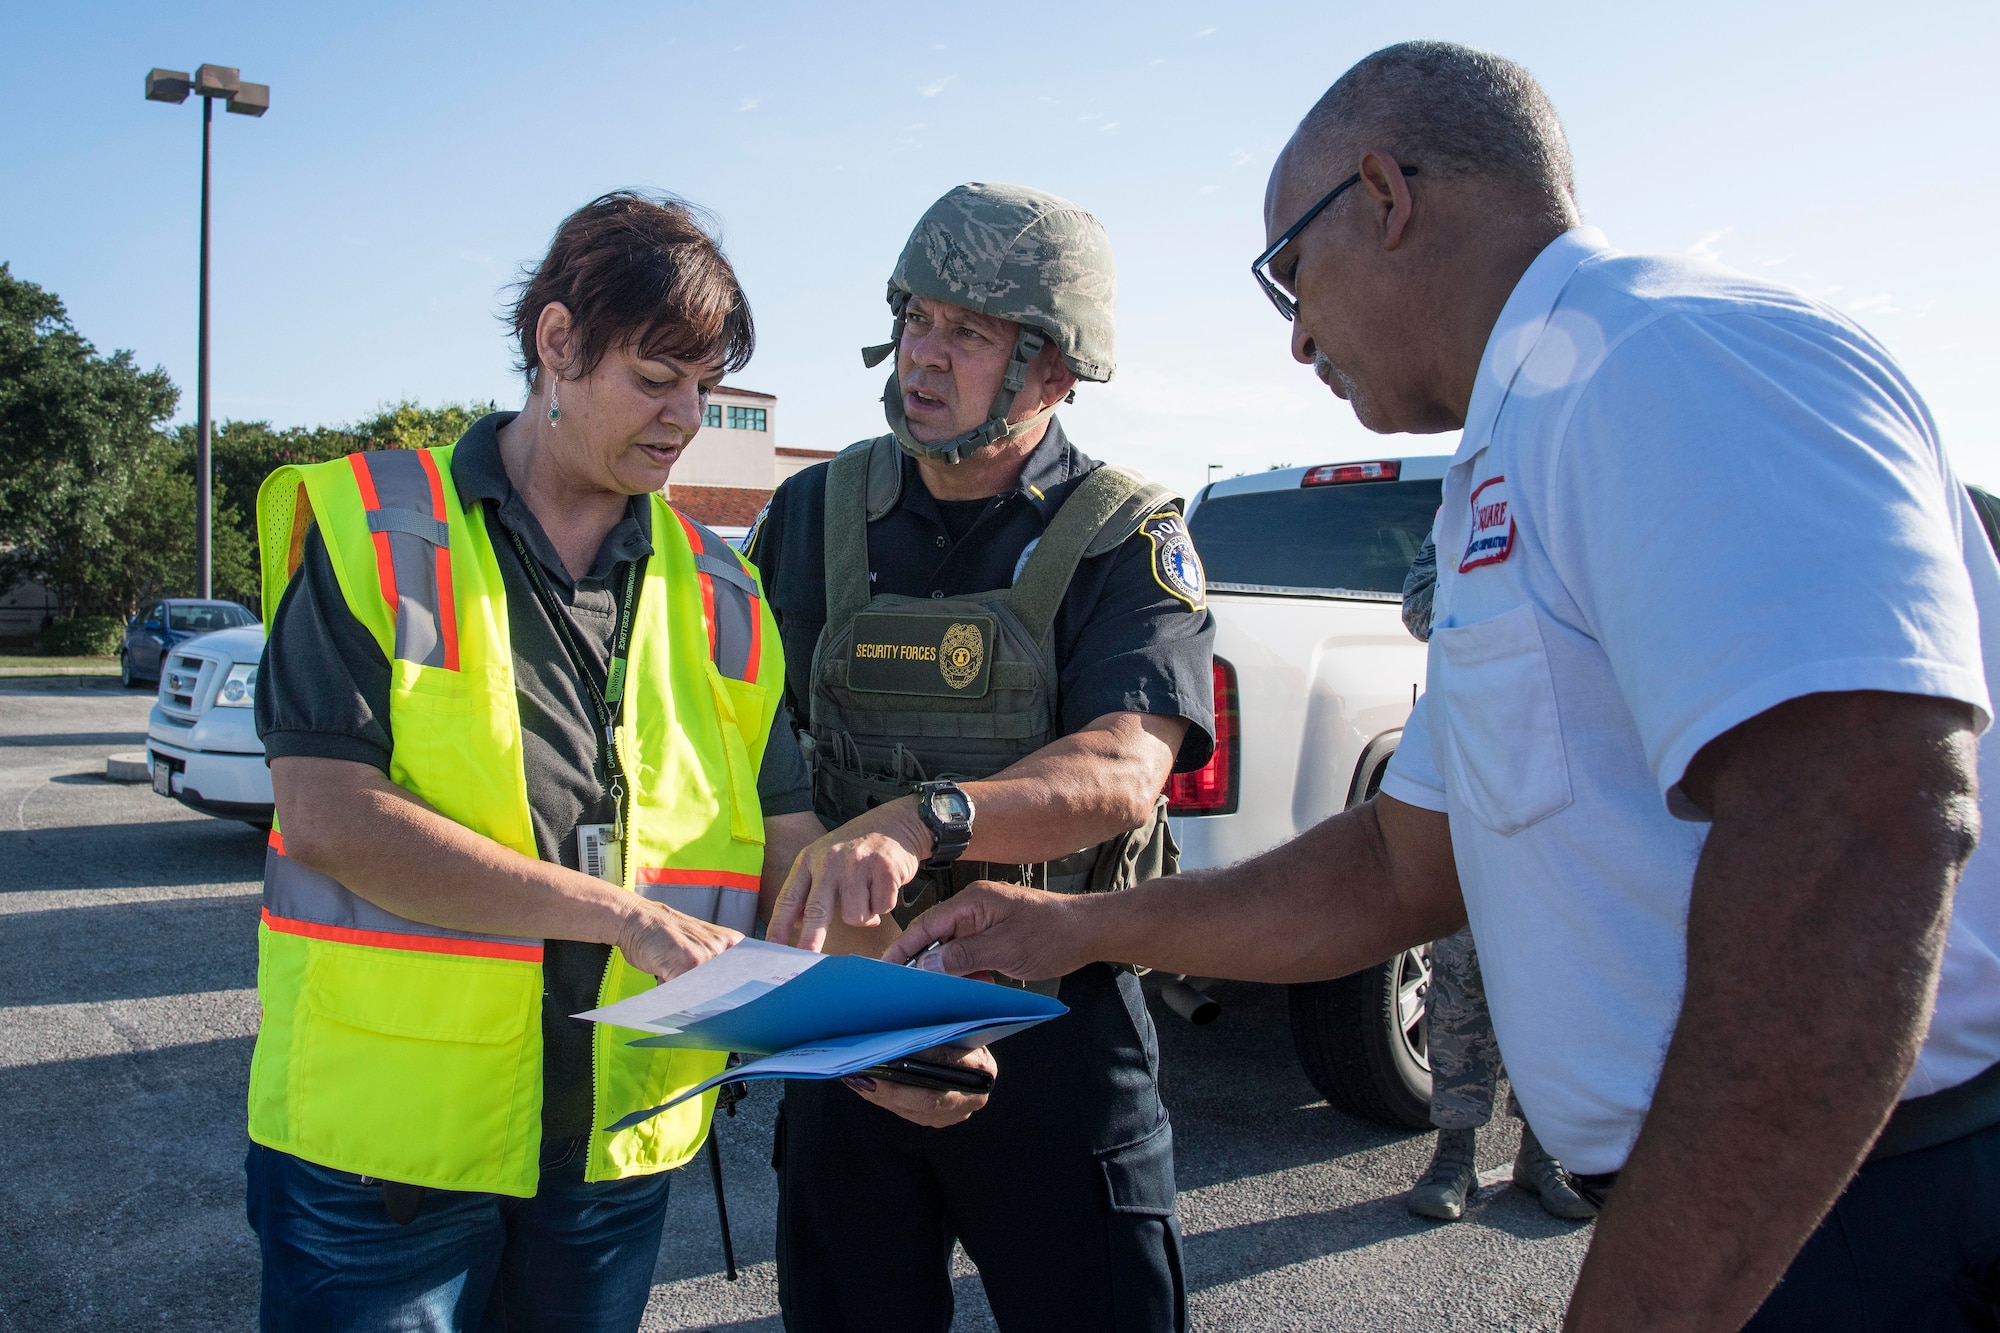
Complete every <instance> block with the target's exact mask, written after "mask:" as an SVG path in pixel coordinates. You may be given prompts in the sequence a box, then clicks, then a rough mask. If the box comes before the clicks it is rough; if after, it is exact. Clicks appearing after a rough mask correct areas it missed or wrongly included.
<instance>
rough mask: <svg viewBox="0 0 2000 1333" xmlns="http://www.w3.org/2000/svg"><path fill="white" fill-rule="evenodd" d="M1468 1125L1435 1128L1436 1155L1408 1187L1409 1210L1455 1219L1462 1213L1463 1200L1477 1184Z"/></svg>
mask: <svg viewBox="0 0 2000 1333" xmlns="http://www.w3.org/2000/svg"><path fill="white" fill-rule="evenodd" d="M1475 1133H1476V1131H1474V1130H1470V1129H1441V1130H1439V1131H1438V1142H1437V1156H1435V1157H1433V1158H1431V1169H1430V1170H1428V1171H1426V1172H1424V1178H1423V1179H1422V1180H1419V1181H1418V1182H1417V1186H1416V1188H1415V1189H1413V1190H1411V1191H1410V1197H1409V1205H1410V1211H1411V1212H1413V1213H1415V1214H1416V1215H1417V1216H1418V1217H1434V1218H1436V1219H1437V1220H1438V1221H1440V1222H1456V1221H1457V1220H1458V1219H1459V1218H1461V1217H1464V1216H1465V1201H1466V1199H1467V1198H1468V1197H1470V1196H1471V1194H1472V1192H1473V1191H1474V1190H1475V1189H1477V1188H1478V1187H1479V1168H1478V1167H1477V1166H1476V1165H1474V1163H1473V1146H1474V1144H1473V1139H1474V1135H1475Z"/></svg>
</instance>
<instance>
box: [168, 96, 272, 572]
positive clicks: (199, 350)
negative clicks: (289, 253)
mask: <svg viewBox="0 0 2000 1333" xmlns="http://www.w3.org/2000/svg"><path fill="white" fill-rule="evenodd" d="M190 92H193V93H196V94H199V95H200V97H201V296H200V302H199V314H198V315H197V317H196V322H197V324H198V325H199V332H198V333H197V335H196V344H197V346H196V353H195V427H194V563H195V571H196V579H197V580H198V582H199V583H200V585H201V595H202V596H203V597H213V596H214V595H215V561H214V542H213V537H214V511H215V506H214V503H213V499H214V488H213V484H212V481H211V473H210V468H209V454H208V140H209V126H210V125H211V124H212V123H213V122H214V120H215V99H216V98H218V97H219V98H221V99H222V101H223V105H224V107H225V108H226V109H228V110H230V111H233V112H235V113H236V114H237V115H239V116H261V115H263V114H264V113H265V112H266V111H269V110H270V109H271V89H270V86H269V85H268V84H262V83H245V82H244V81H243V80H242V79H240V78H238V77H237V72H236V71H235V70H234V69H232V68H230V67H229V66H227V65H203V66H202V67H201V68H200V69H198V70H196V71H195V72H194V77H193V78H192V79H190V78H189V77H188V76H187V75H186V74H183V73H182V72H181V71H179V70H175V69H156V70H153V71H151V72H150V73H148V74H147V75H146V100H147V101H149V102H174V103H180V102H185V101H187V99H188V94H189V93H190Z"/></svg>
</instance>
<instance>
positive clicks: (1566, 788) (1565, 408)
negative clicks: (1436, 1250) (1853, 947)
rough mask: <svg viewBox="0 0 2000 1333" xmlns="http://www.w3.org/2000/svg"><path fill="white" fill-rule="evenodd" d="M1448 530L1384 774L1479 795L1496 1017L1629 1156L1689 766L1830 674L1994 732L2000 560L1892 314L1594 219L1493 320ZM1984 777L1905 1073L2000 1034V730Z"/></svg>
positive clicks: (1687, 869) (1672, 971)
mask: <svg viewBox="0 0 2000 1333" xmlns="http://www.w3.org/2000/svg"><path fill="white" fill-rule="evenodd" d="M1437 548H1438V584H1437V601H1436V616H1435V620H1434V622H1433V630H1432V634H1431V641H1430V659H1429V673H1430V679H1429V689H1428V692H1427V693H1426V694H1425V695H1424V697H1423V699H1422V700H1421V701H1420V702H1419V704H1418V706H1417V708H1416V710H1415V712H1414V713H1413V714H1412V715H1411V718H1410V721H1409V725H1408V727H1407V729H1406V730H1405V731H1404V734H1403V740H1402V744H1401V746H1400V747H1399V748H1398V749H1397V751H1396V756H1395V759H1394V761H1393V762H1392V763H1391V764H1390V767H1389V773H1388V776H1387V779H1386V780H1385V781H1384V782H1383V784H1382V790H1383V791H1385V792H1387V793H1388V794H1390V795H1391V796H1394V797H1395V798H1396V799H1398V800H1401V801H1406V802H1409V803H1410V804H1412V805H1418V806H1423V807H1425V808H1427V809H1431V810H1442V811H1445V812H1447V813H1448V814H1449V815H1450V816H1451V835H1452V846H1453V849H1454V851H1455V852H1456V853H1457V857H1458V871H1459V878H1460V881H1461V882H1462V884H1463V885H1464V889H1465V901H1466V908H1467V911H1468V912H1469V913H1470V916H1471V919H1472V930H1473V934H1474V935H1475V936H1476V937H1477V939H1478V941H1479V960H1480V965H1481V969H1482V971H1483V972H1484V974H1485V978H1486V991H1487V998H1488V1001H1489V1003H1490V1005H1491V1008H1492V1013H1493V1023H1494V1027H1495V1030H1496V1031H1497V1032H1498V1034H1499V1038H1500V1047H1501V1051H1502V1054H1503V1055H1504V1057H1505V1059H1506V1062H1507V1069H1508V1072H1509V1074H1510V1075H1511V1076H1512V1078H1513V1080H1514V1086H1515V1089H1516V1091H1517V1092H1518V1094H1519V1096H1520V1099H1521V1104H1522V1106H1523V1108H1524V1109H1525V1110H1526V1112H1527V1115H1528V1118H1529V1120H1530V1121H1531V1122H1532V1123H1533V1124H1534V1126H1535V1130H1536V1132H1537V1133H1538V1134H1539V1135H1540V1136H1541V1139H1542V1142H1543V1143H1545V1144H1547V1145H1548V1146H1549V1148H1550V1149H1551V1150H1552V1151H1553V1152H1555V1153H1556V1155H1557V1156H1559V1157H1560V1158H1562V1160H1563V1162H1564V1163H1565V1164H1566V1165H1568V1166H1569V1167H1570V1168H1571V1169H1572V1170H1576V1171H1582V1172H1599V1171H1611V1170H1615V1169H1617V1168H1618V1167H1620V1166H1622V1165H1623V1164H1624V1161H1625V1157H1626V1154H1627V1153H1628V1152H1629V1151H1630V1149H1631V1146H1632V1141H1633V1140H1634V1139H1635V1138H1636V1137H1637V1136H1638V1133H1639V1125H1640V1121H1641V1120H1642V1119H1643V1118H1644V1116H1645V1114H1646V1108H1647V1106H1648V1104H1649V1103H1650V1101H1651V1099H1652V1093H1653V1087H1654V1085H1655V1083H1656V1082H1657V1081H1658V1078H1659V1070H1660V1064H1661V1062H1662V1060H1663V1059H1664V1056H1665V1052H1666V1048H1667V1042H1668V1040H1669V1038H1670V1037H1671V1036H1672V1034H1673V1028H1674V1023H1675V1020H1676V1018H1677V1017H1678V1015H1679V1012H1680V1003H1681V993H1682V990H1683V988H1684V986H1685V984H1686V976H1687V910H1688V896H1689V890H1690V887H1691V884H1692V880H1693V873H1694V865H1695V858H1696V857H1697V856H1698V855H1699V854H1700V852H1701V848H1702V842H1703V840H1704V839H1705V838H1706V837H1707V834H1708V826H1707V825H1706V824H1705V823H1700V822H1694V821H1697V820H1699V818H1700V816H1699V815H1698V813H1697V812H1696V811H1695V810H1694V809H1693V808H1692V807H1691V806H1690V805H1689V804H1688V803H1687V801H1686V800H1685V798H1684V797H1682V796H1681V794H1680V792H1679V790H1678V786H1677V784H1678V783H1679V782H1680V780H1681V777H1682V774H1683V773H1684V771H1685V770H1686V768H1687V765H1688V762H1689V761H1690V760H1691V759H1692V758H1693V757H1694V755H1695V753H1696V752H1697V751H1699V750H1700V749H1701V747H1702V746H1703V745H1705V744H1706V743H1708V742H1709V741H1711V740H1713V739H1715V738H1716V737H1717V736H1720V735H1721V734H1722V733H1724V732H1726V731H1728V730H1729V729H1730V728H1732V727H1734V726H1736V725H1737V724H1739V723H1741V722H1743V721H1745V720H1747V719H1749V718H1751V717H1754V716H1755V715H1757V714H1758V713H1761V712H1763V711H1765V710H1766V709H1769V708H1771V707H1773V706H1774V705H1776V704H1779V703H1782V702H1784V701H1785V700H1787V699H1791V698H1795V697H1797V696H1799V695H1803V694H1813V693H1819V692H1822V691H1834V690H1891V691H1896V692H1899V693H1904V694H1920V695H1935V696H1940V697H1944V698H1950V699H1959V700H1963V701H1965V702H1966V703H1969V704H1971V705H1973V706H1974V707H1975V708H1976V709H1978V711H1979V723H1980V726H1981V727H1982V728H1983V727H1984V726H1985V725H1986V722H1987V720H1988V717H1989V714H1990V704H1989V703H1988V698H1989V678H1988V672H1989V670H1990V669H1991V668H1992V666H1994V665H2000V563H1996V562H1995V559H1994V555H1993V552H1992V549H1991V548H1990V547H1989V546H1988V544H1987V541H1986V537H1985V535H1984V533H1983V532H1982V531H1981V529H1980V525H1979V520H1978V517H1977V515H1976V513H1975V512H1974V510H1973V508H1972V505H1971V501H1970V499H1969V498H1968V497H1967V496H1966V494H1965V492H1964V490H1963V488H1962V487H1961V486H1960V485H1959V483H1958V481H1957V480H1956V479H1955V478H1954V477H1953V475H1952V471H1951V465H1950V464H1949V463H1948V462H1947V461H1946V459H1945V456H1944V451H1943V450H1942V448H1941V447H1940V446H1939V444H1938V440H1937V433H1936V430H1935V428H1934V427H1933V425H1932V423H1931V419H1930V416H1929V413H1928V412H1927V411H1926V410H1925V408H1924V404H1923V402H1922V400H1921V399H1919V398H1918V397H1917V394H1916V391H1915V390H1914V389H1913V388H1911V387H1910V385H1909V383H1908V381H1907V380H1905V379H1904V378H1903V374H1902V372H1901V370H1899V369H1898V368H1897V366H1896V364H1895V362H1894V361H1892V360H1891V359H1890V357H1889V354H1888V353H1887V352H1885V351H1884V350H1883V349H1882V348H1881V346H1880V345H1878V344H1877V343H1876V342H1875V341H1874V340H1873V339H1871V338H1870V337H1869V336H1868V335H1867V334H1865V333H1863V332H1862V331H1861V330H1860V329H1859V328H1857V327H1855V326H1854V325H1853V324H1852V323H1850V322H1848V321H1847V320H1846V319H1845V318H1843V317H1842V316H1841V315H1839V314H1838V313H1836V312H1834V311H1832V310H1829V309H1827V308H1826V307H1824V306H1820V305H1818V304H1815V303H1814V302H1812V301H1809V300H1807V299H1806V298H1804V297H1802V296H1799V295H1798V294H1797V293H1794V292H1791V291H1788V290H1786V289H1784V288H1781V287H1774V286H1771V285H1768V284H1765V283H1762V282H1758V281H1756V280H1755V279H1752V278H1747V277H1744V276H1742V275H1740V274H1736V273H1731V272H1728V271H1726V270H1723V269H1720V268H1713V267H1708V266H1704V265H1700V264H1696V263H1693V262H1689V261H1686V260H1682V259H1673V258H1658V257H1653V256H1642V255H1621V254H1618V253H1616V252H1614V251H1612V250H1610V249H1608V248H1606V246H1605V243H1604V240H1603V238H1602V236H1601V235H1599V234H1598V233H1597V232H1595V231H1591V230H1584V229H1579V230H1576V231H1572V232H1570V233H1568V234H1567V235H1564V236H1562V237H1560V238H1558V239H1557V240H1556V241H1555V242H1554V243H1552V244H1551V245H1550V246H1549V247H1548V249H1546V250H1544V251H1543V252H1542V254H1541V255H1540V256H1539V257H1538V258H1537V259H1536V260H1535V262H1534V264H1533V265H1531V266H1530V267H1529V269H1528V271H1527V272H1526V273H1525V274H1524V275H1523V276H1522V278H1521V281H1520V284H1519V285H1518V286H1517V287H1516V288H1515V289H1514V294H1513V296H1512V297H1511V298H1510V299H1509V300H1508V302H1507V306H1506V309H1505V310H1504V311H1503V312H1502V313H1501V316H1500V320H1499V322H1498V323H1497V324H1496V325H1495V326H1494V330H1493V336H1492V338H1491V340H1490V341H1489V342H1488V344H1487V349H1486V353H1485V358H1484V360H1483V362H1482V364H1481V366H1480V372H1479V380H1478V384H1477V387H1476V389H1475V390H1474V392H1473V396H1472V402H1471V406H1470V410H1469V412H1468V414H1467V421H1466V426H1465V434H1464V438H1463V442H1462V443H1461V444H1460V446H1459V450H1458V453H1457V455H1456V456H1455V457H1454V459H1453V461H1452V466H1451V470H1450V471H1449V472H1448V473H1447V474H1446V476H1445V482H1444V502H1443V507H1442V508H1441V509H1440V510H1439V512H1438V522H1437ZM1982 613H1983V614H1982ZM1854 759H1855V762H1856V763H1861V764H1865V763H1867V762H1868V756H1867V755H1866V754H1857V755H1855V756H1854ZM1980 781H1981V787H1982V789H1983V791H1984V792H1985V793H1987V795H1986V798H1985V805H1986V807H1987V812H1986V828H1987V830H1988V841H1987V842H1985V843H1982V844H1981V845H1980V847H1979V850H1978V851H1977V852H1976V853H1975V854H1974V856H1973V858H1972V861H1971V863H1970V864H1969V865H1968V866H1967V867H1966V871H1965V877H1964V879H1963V881H1962V882H1961V884H1960V886H1959V891H1958V899H1957V907H1956V910H1955V912H1954V914H1953V918H1952V925H1951V931H1950V934H1949V937H1948V939H1947V943H1946V952H1945V960H1944V973H1943V981H1942V985H1941V987H1940V991H1939V995H1938V1002H1937V1009H1936V1012H1935V1015H1934V1017H1933V1019H1932V1022H1931V1029H1930V1035H1929V1038H1928V1040H1927V1041H1926V1042H1925V1045H1924V1048H1923V1052H1922V1055H1921V1056H1920V1058H1919V1059H1918V1062H1917V1066H1916V1070H1915V1072H1914V1073H1913V1074H1912V1075H1911V1077H1910V1080H1909V1084H1908V1086H1907V1087H1906V1088H1905V1090H1904V1095H1905V1096H1917V1095H1921V1094H1924V1093H1929V1092H1935V1091H1938V1090H1940V1089H1942V1088H1947V1087H1951V1086H1953V1085H1954V1084H1957V1083H1961V1082H1963V1081H1964V1080H1966V1079H1968V1078H1970V1077H1972V1076H1973V1075H1974V1074H1977V1073H1979V1072H1980V1071H1981V1070H1983V1069H1985V1068H1986V1067H1987V1066H1988V1065H1991V1064H1993V1063H1994V1062H1995V1061H1996V1060H2000V958H1996V956H1995V950H1996V946H2000V816H1996V814H1995V813H1994V812H1993V809H1992V807H1993V805H1994V803H1995V802H1996V801H2000V746H1995V745H1983V746H1982V747H1981V756H1980ZM1887 888H1888V886H1885V889H1887ZM1771 1003H1773V1004H1778V1005H1782V1004H1783V1003H1784V997H1783V995H1781V994H1775V993H1774V994H1773V995H1772V997H1771ZM1799 1038H1800V1040H1802V1041H1809V1040H1811V1039H1812V1037H1811V1034H1810V1033H1807V1032H1801V1033H1800V1034H1799Z"/></svg>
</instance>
